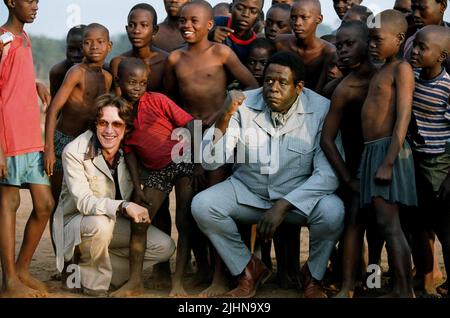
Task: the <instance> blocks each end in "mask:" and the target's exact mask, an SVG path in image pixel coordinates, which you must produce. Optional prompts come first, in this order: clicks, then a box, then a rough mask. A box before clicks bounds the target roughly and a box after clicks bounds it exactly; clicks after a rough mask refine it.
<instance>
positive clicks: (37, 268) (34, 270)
mask: <svg viewBox="0 0 450 318" xmlns="http://www.w3.org/2000/svg"><path fill="white" fill-rule="evenodd" d="M174 202H175V200H174V196H173V193H172V195H171V212H172V214H173V211H174ZM31 207H32V204H31V197H30V194H29V192H28V191H27V190H21V205H20V209H19V212H18V214H17V226H16V253H18V251H19V248H20V244H21V242H22V238H23V230H24V227H25V224H26V221H27V219H28V216H29V213H30V211H31ZM172 233H173V235H172V237H173V238H174V239H175V240H176V238H177V232H176V229H175V227H174V228H173V231H172ZM272 250H273V249H272ZM437 251H438V253H439V259H440V267H441V270H442V271H443V272H444V273H445V271H444V268H443V260H442V254H441V249H440V244H437ZM272 254H273V252H272ZM272 257H274V255H272ZM307 257H308V231H307V229H302V234H301V253H300V261H301V264H302V265H303V264H304V262H305V261H306V259H307ZM174 261H175V254H174V256H173V257H172V259H171V264H172V267H173V264H174ZM273 263H274V264H275V260H273ZM382 267H383V268H384V269H386V268H387V262H386V252H385V251H383V255H382ZM0 271H1V269H0ZM55 273H57V270H56V265H55V257H54V254H53V250H52V245H51V241H50V233H49V228H48V226H47V229H46V231H45V232H44V235H43V237H42V240H41V242H40V244H39V246H38V249H37V251H36V253H35V255H34V257H33V261H32V264H31V274H32V275H33V276H35V277H36V278H38V279H40V280H42V281H45V282H46V283H47V284H48V285H49V287H50V291H51V292H50V294H49V297H52V298H72V297H84V296H82V295H80V294H76V293H71V292H68V291H65V290H63V289H61V282H60V281H54V280H51V277H52V276H53V275H54V274H55ZM274 276H275V275H273V277H274ZM144 278H145V286H146V292H145V294H144V295H142V297H144V298H161V297H163V298H165V297H168V295H169V289H166V290H154V289H150V288H149V287H150V286H152V276H151V271H149V272H145V273H144ZM206 287H207V285H204V286H200V287H199V288H196V289H190V290H189V289H188V290H187V292H188V293H189V297H197V295H198V293H199V292H200V291H201V290H203V289H204V288H206ZM330 294H332V292H330ZM366 296H370V295H366ZM299 297H303V295H302V292H301V291H299V290H297V289H281V288H279V287H278V285H277V284H276V283H275V280H274V279H270V280H269V281H268V282H267V283H266V284H265V285H263V286H262V287H260V288H259V289H258V292H257V295H256V298H299Z"/></svg>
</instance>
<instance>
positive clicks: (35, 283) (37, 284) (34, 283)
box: [17, 272, 48, 293]
mask: <svg viewBox="0 0 450 318" xmlns="http://www.w3.org/2000/svg"><path fill="white" fill-rule="evenodd" d="M17 276H19V279H20V281H21V282H22V283H24V284H25V285H27V286H28V287H30V288H32V289H35V290H38V291H40V292H42V293H47V292H48V288H47V285H45V283H43V282H41V281H40V280H37V279H36V278H34V277H32V276H31V275H30V273H29V272H18V273H17Z"/></svg>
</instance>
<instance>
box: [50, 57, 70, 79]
mask: <svg viewBox="0 0 450 318" xmlns="http://www.w3.org/2000/svg"><path fill="white" fill-rule="evenodd" d="M67 71H68V70H67V64H66V60H64V61H61V62H59V63H57V64H55V65H53V66H52V68H51V69H50V71H49V74H50V76H61V75H63V74H65V73H67Z"/></svg>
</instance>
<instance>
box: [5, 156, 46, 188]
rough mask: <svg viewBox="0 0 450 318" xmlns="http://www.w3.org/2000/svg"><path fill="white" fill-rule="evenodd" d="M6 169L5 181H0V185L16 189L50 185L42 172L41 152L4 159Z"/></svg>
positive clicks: (42, 158) (42, 159)
mask: <svg viewBox="0 0 450 318" xmlns="http://www.w3.org/2000/svg"><path fill="white" fill-rule="evenodd" d="M6 167H7V169H8V174H7V176H6V178H5V179H0V185H2V184H3V185H11V186H18V187H22V186H24V185H28V184H45V185H50V181H49V179H48V177H47V174H46V173H45V171H44V154H43V153H42V152H30V153H26V154H23V155H17V156H12V157H6Z"/></svg>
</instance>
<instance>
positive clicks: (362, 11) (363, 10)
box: [342, 4, 373, 23]
mask: <svg viewBox="0 0 450 318" xmlns="http://www.w3.org/2000/svg"><path fill="white" fill-rule="evenodd" d="M349 12H354V13H356V14H358V15H360V16H361V18H362V19H363V20H362V21H363V22H367V19H368V18H369V17H370V16H373V12H372V10H370V9H369V8H368V7H366V6H362V5H359V4H355V5H353V6H352V7H351V8H349V9H348V10H347V12H346V13H345V14H348V13H349ZM342 23H345V21H343V22H342Z"/></svg>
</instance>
